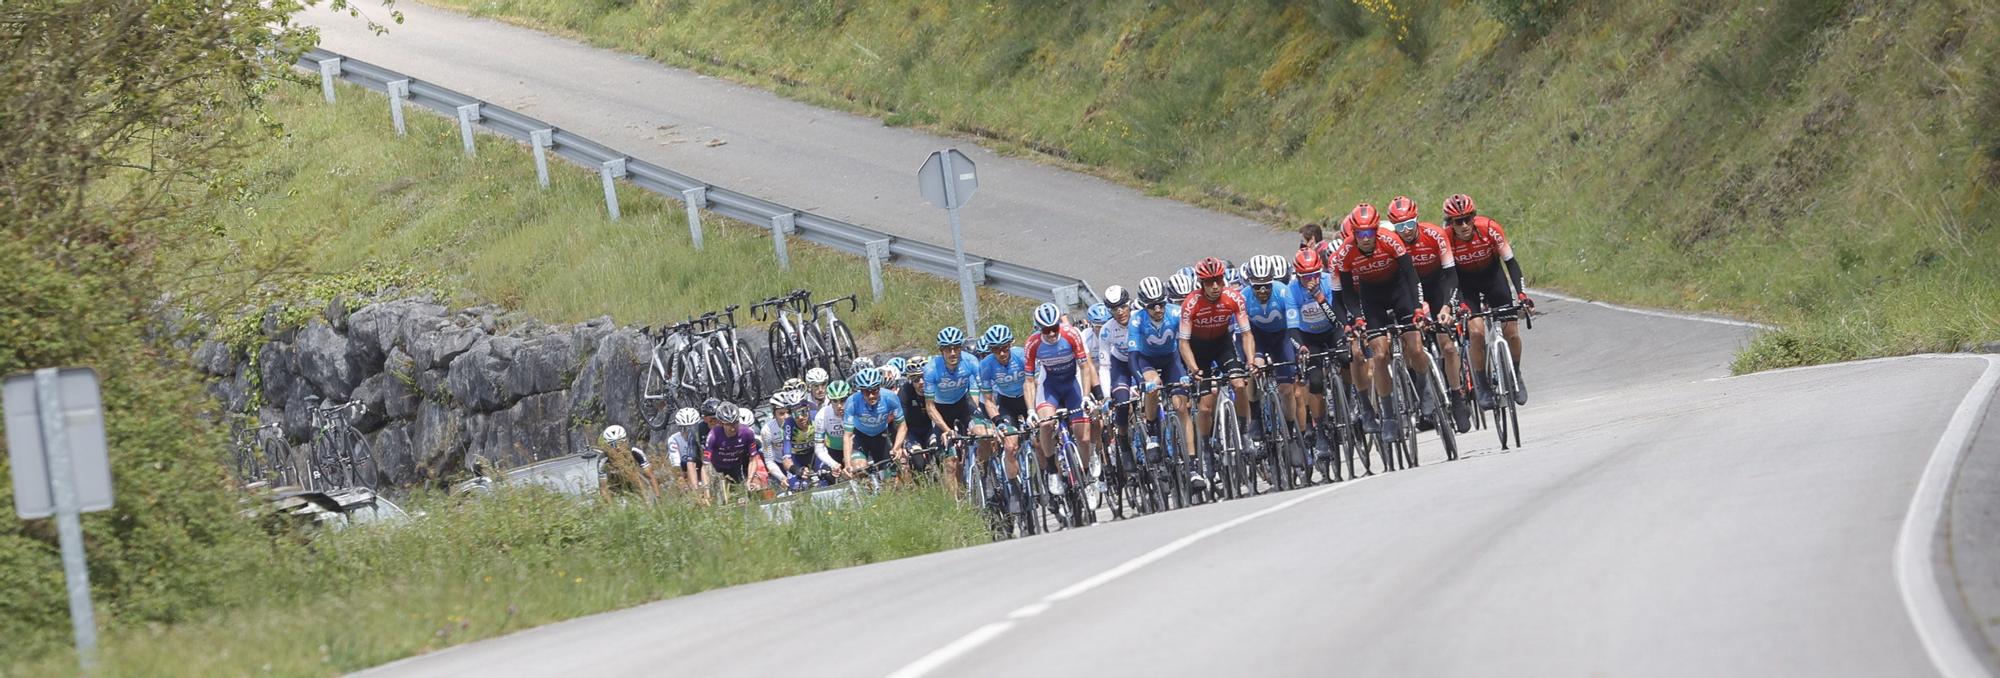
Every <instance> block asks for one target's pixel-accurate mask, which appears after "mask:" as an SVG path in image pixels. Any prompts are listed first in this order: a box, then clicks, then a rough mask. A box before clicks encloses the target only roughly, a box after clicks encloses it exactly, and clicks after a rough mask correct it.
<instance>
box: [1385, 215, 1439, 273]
mask: <svg viewBox="0 0 2000 678" xmlns="http://www.w3.org/2000/svg"><path fill="white" fill-rule="evenodd" d="M1396 239H1397V240H1402V236H1400V235H1399V236H1396ZM1403 244H1404V245H1405V246H1406V247H1408V248H1409V250H1410V265H1412V266H1416V267H1417V275H1420V276H1424V277H1430V276H1431V275H1434V274H1436V273H1437V272H1438V271H1440V270H1443V269H1447V268H1451V267H1452V256H1451V236H1449V235H1447V234H1446V233H1445V232H1444V229H1442V228H1439V227H1438V225H1437V224H1432V223H1424V222H1418V223H1417V238H1416V240H1414V241H1410V242H1405V243H1403Z"/></svg>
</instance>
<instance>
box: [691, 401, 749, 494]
mask: <svg viewBox="0 0 2000 678" xmlns="http://www.w3.org/2000/svg"><path fill="white" fill-rule="evenodd" d="M715 421H716V426H715V428H711V429H709V430H708V442H707V444H706V445H704V446H703V449H705V450H707V451H708V465H709V467H710V468H713V469H715V474H714V475H713V476H711V478H712V479H714V480H715V481H716V482H728V481H733V482H735V483H738V484H742V485H745V486H746V487H747V486H748V482H749V480H750V464H751V462H752V461H753V458H754V457H755V456H757V454H758V453H759V452H760V450H761V448H760V447H759V445H758V442H757V434H756V432H754V431H752V430H751V429H750V427H749V426H748V425H745V424H744V423H743V413H742V410H741V409H739V408H737V407H736V406H735V405H731V404H729V403H721V404H720V405H718V406H717V407H716V408H715Z"/></svg>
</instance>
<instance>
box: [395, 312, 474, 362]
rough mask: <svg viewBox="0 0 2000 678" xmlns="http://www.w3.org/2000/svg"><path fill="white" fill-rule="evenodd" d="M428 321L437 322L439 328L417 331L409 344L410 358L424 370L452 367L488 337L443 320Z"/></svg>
mask: <svg viewBox="0 0 2000 678" xmlns="http://www.w3.org/2000/svg"><path fill="white" fill-rule="evenodd" d="M428 320H430V321H431V322H435V323H436V324H437V327H436V328H435V329H426V328H419V329H417V330H415V334H413V335H411V337H410V343H409V344H408V345H409V347H410V357H412V358H415V359H416V361H417V366H418V367H421V368H424V369H433V368H439V367H444V366H447V365H450V364H451V363H452V361H454V360H457V359H458V356H460V355H462V354H464V353H465V352H466V351H469V350H472V347H473V345H475V344H478V343H479V340H481V339H484V338H485V337H486V333H484V332H481V331H479V330H476V329H471V328H465V327H458V326H456V325H452V324H450V323H446V322H444V321H442V320H435V319H428ZM426 324H429V323H426Z"/></svg>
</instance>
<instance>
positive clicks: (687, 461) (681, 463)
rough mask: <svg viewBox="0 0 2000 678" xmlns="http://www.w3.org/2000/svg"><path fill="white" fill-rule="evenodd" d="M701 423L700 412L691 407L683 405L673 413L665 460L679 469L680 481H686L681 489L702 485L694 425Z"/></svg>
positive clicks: (698, 446)
mask: <svg viewBox="0 0 2000 678" xmlns="http://www.w3.org/2000/svg"><path fill="white" fill-rule="evenodd" d="M699 425H701V413H700V412H699V411H696V410H695V409H694V408H692V407H683V408H681V409H680V411H679V412H675V413H674V432H673V433H671V434H668V436H667V461H668V462H669V463H671V464H672V465H673V467H674V468H677V469H680V470H681V473H682V474H683V477H682V478H680V480H681V481H683V482H685V483H687V484H686V485H684V486H683V489H688V490H693V489H696V488H699V487H701V485H702V479H701V477H702V472H701V446H700V445H697V444H696V443H695V430H696V427H697V426H699Z"/></svg>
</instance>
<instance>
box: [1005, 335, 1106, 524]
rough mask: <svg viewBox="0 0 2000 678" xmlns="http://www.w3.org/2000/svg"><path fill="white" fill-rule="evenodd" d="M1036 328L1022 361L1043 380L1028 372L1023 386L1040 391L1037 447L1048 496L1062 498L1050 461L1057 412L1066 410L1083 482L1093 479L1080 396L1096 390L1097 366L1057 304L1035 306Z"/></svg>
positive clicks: (1093, 455)
mask: <svg viewBox="0 0 2000 678" xmlns="http://www.w3.org/2000/svg"><path fill="white" fill-rule="evenodd" d="M1035 329H1036V330H1038V331H1037V332H1036V333H1034V334H1033V335H1030V336H1029V337H1028V345H1027V347H1026V350H1025V351H1024V353H1026V358H1027V359H1026V360H1025V361H1024V363H1025V365H1026V366H1027V367H1029V368H1030V369H1039V370H1040V372H1041V378H1039V379H1038V378H1036V376H1035V373H1034V372H1030V373H1028V375H1027V379H1026V380H1025V381H1024V382H1023V387H1022V388H1023V389H1024V391H1025V392H1034V391H1035V388H1036V387H1037V386H1040V387H1041V388H1040V391H1039V392H1040V393H1041V400H1040V402H1039V403H1038V404H1037V405H1036V406H1035V413H1036V416H1037V418H1038V419H1040V420H1041V434H1040V436H1039V440H1040V442H1041V444H1040V447H1039V448H1038V449H1039V452H1040V453H1041V459H1042V464H1043V467H1042V468H1043V470H1045V471H1047V472H1048V474H1049V488H1050V489H1049V493H1050V494H1062V491H1061V490H1060V489H1059V488H1061V487H1062V484H1061V476H1060V475H1059V474H1057V473H1056V470H1057V469H1058V468H1060V467H1058V466H1057V465H1056V462H1055V461H1054V460H1053V459H1052V455H1054V454H1055V451H1056V449H1055V440H1056V422H1055V419H1054V417H1055V411H1056V410H1057V409H1064V410H1068V411H1069V430H1070V436H1071V437H1072V438H1074V439H1075V440H1076V444H1077V447H1078V448H1079V449H1078V452H1079V453H1080V454H1081V455H1082V456H1081V459H1080V460H1081V461H1082V462H1083V465H1084V469H1087V470H1088V471H1087V475H1088V476H1089V478H1087V480H1088V481H1089V482H1096V480H1097V469H1098V464H1097V441H1096V440H1094V439H1092V438H1091V436H1090V412H1089V410H1088V409H1087V408H1086V407H1085V406H1084V397H1083V394H1085V393H1095V392H1096V391H1097V368H1096V367H1094V366H1092V365H1091V364H1090V355H1089V354H1088V353H1085V352H1084V350H1083V335H1081V334H1078V333H1077V331H1076V328H1073V327H1070V326H1069V325H1068V324H1067V323H1065V322H1064V318H1063V312H1062V309H1060V308H1057V307H1056V305H1055V304H1049V303H1044V304H1042V305H1041V306H1037V307H1035ZM1079 378H1081V380H1082V382H1083V383H1082V386H1083V390H1081V391H1079V390H1077V385H1078V384H1077V382H1078V379H1079ZM1079 470H1083V469H1079Z"/></svg>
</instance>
